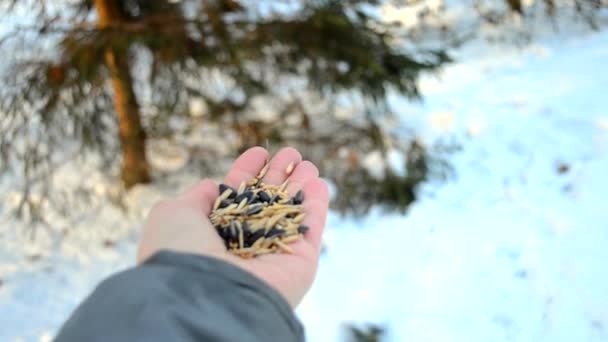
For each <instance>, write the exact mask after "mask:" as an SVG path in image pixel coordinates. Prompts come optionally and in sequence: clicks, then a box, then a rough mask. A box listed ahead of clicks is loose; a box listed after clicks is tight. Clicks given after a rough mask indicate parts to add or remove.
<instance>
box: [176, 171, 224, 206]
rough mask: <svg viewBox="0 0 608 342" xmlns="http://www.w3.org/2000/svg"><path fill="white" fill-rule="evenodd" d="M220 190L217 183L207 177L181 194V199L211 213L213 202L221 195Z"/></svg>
mask: <svg viewBox="0 0 608 342" xmlns="http://www.w3.org/2000/svg"><path fill="white" fill-rule="evenodd" d="M218 192H219V190H218V187H217V184H216V183H215V182H214V181H212V180H210V179H205V180H203V181H201V182H200V183H198V184H197V185H195V186H193V187H192V188H190V189H189V190H187V191H186V192H184V193H183V194H182V195H181V196H179V199H182V200H186V201H188V202H192V203H193V204H195V205H197V206H200V208H201V209H202V211H203V213H204V214H205V215H209V214H210V213H211V208H212V207H213V202H215V199H216V198H217V196H218V195H219V193H218Z"/></svg>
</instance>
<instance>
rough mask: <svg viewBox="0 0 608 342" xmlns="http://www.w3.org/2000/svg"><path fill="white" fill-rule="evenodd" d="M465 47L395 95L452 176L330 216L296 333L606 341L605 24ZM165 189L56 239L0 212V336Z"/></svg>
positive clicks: (66, 296) (50, 310) (105, 258)
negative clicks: (533, 39)
mask: <svg viewBox="0 0 608 342" xmlns="http://www.w3.org/2000/svg"><path fill="white" fill-rule="evenodd" d="M463 53H466V54H468V55H467V58H463V59H462V60H463V61H464V62H462V63H456V64H453V65H451V66H449V67H448V68H446V69H445V71H444V72H443V73H442V74H441V77H440V78H431V77H429V78H426V79H425V80H424V81H423V89H422V90H423V94H425V96H426V101H425V102H424V103H423V104H411V103H407V102H404V101H402V100H399V99H394V101H395V104H396V108H398V109H399V111H400V113H401V116H402V118H403V129H404V130H405V129H406V128H414V129H415V130H417V131H418V132H419V133H420V134H421V135H422V139H423V140H425V141H426V142H429V143H430V142H433V141H434V140H435V139H437V138H440V137H450V138H452V139H454V140H455V141H457V142H458V143H459V144H460V146H461V147H462V150H461V151H459V152H457V153H455V154H453V155H452V156H451V157H450V160H451V162H452V163H453V166H454V176H453V177H452V178H451V179H450V180H448V181H447V182H444V183H440V182H436V183H430V184H427V185H426V186H425V187H424V188H423V189H422V196H421V199H420V200H419V201H418V202H416V203H415V204H414V205H413V206H412V207H411V209H410V210H409V212H408V214H407V215H406V216H399V215H386V214H383V213H381V212H378V211H375V212H372V213H371V214H370V215H368V216H366V217H364V218H361V219H357V220H355V219H349V218H341V217H339V216H338V215H334V214H332V215H331V216H330V219H329V224H328V229H327V234H326V239H325V243H326V247H327V252H326V253H325V254H324V255H323V257H322V260H321V267H320V271H319V274H318V278H317V281H316V283H315V285H314V287H313V289H312V291H311V292H310V293H309V295H308V296H307V297H306V298H305V300H304V302H303V303H302V305H301V306H300V307H299V308H298V310H297V313H298V315H299V317H300V318H301V319H302V321H303V322H304V324H305V326H306V330H307V336H308V340H310V341H340V340H342V339H343V325H344V323H356V324H359V323H361V324H363V323H369V322H373V323H376V324H379V325H382V326H384V327H385V328H386V329H387V333H386V336H385V337H386V340H388V341H480V342H482V341H483V342H485V341H581V342H582V341H608V266H607V264H608V201H607V200H606V199H605V198H606V194H608V180H607V178H606V176H607V175H608V109H607V108H608V95H607V94H608V92H607V89H608V86H607V85H608V67H607V66H606V65H607V63H608V32H607V31H604V32H599V33H587V34H584V35H579V36H576V37H571V38H564V37H561V38H559V37H553V38H548V39H543V40H542V42H537V43H535V44H534V45H531V46H528V47H526V48H523V49H521V50H518V49H516V48H513V47H510V48H508V49H507V48H505V47H503V48H498V47H487V48H483V49H482V48H479V46H474V47H472V48H470V49H469V50H468V51H465V52H463ZM82 172H83V174H84V171H82ZM93 175H94V173H91V175H89V176H88V178H90V179H88V180H87V181H88V182H92V183H93V184H94V182H95V177H94V176H93ZM192 181H193V179H187V180H181V181H180V182H181V183H180V184H178V185H179V186H183V185H184V184H189V183H191V182H192ZM5 182H6V181H5ZM178 185H176V184H169V185H167V184H165V185H156V186H150V187H140V188H137V189H135V191H133V192H132V193H130V194H129V196H128V198H127V203H128V204H129V203H130V204H132V207H134V208H136V210H133V211H132V212H131V214H130V215H129V217H127V218H122V216H119V215H118V214H117V213H116V212H115V211H114V209H110V208H105V207H102V209H101V211H100V212H99V213H98V214H97V215H96V216H86V217H83V218H81V221H80V222H79V227H81V226H82V227H81V228H79V230H84V231H86V232H87V234H84V233H79V232H75V233H73V234H72V233H70V234H69V235H67V237H65V238H64V239H62V240H56V239H54V238H53V236H54V235H55V233H56V232H54V231H52V230H53V229H56V230H57V231H61V228H58V227H61V226H62V225H67V223H64V222H62V221H61V220H60V219H59V218H57V222H58V223H57V224H56V225H54V226H55V227H53V228H50V231H48V232H45V231H41V232H39V233H38V235H39V239H37V241H36V242H31V243H27V244H25V245H24V243H25V242H23V241H22V240H19V239H18V236H17V233H15V232H16V231H18V230H19V229H18V228H19V227H18V226H17V225H18V223H17V222H15V221H13V220H11V219H9V218H7V215H4V214H3V215H0V217H2V220H3V221H2V222H0V225H1V226H2V228H1V229H0V247H1V248H0V341H21V340H23V341H38V340H40V341H46V340H50V339H51V337H52V336H53V334H54V333H55V331H56V329H57V328H58V326H59V325H60V324H61V323H62V321H63V320H64V319H65V318H66V316H67V315H68V314H69V313H70V312H71V310H72V309H73V308H74V307H75V306H76V305H77V304H78V303H79V301H81V300H82V299H83V297H84V296H85V295H86V294H87V293H89V292H90V291H91V290H92V289H93V287H94V286H95V284H96V283H97V282H98V281H99V280H100V279H102V278H103V277H105V276H106V275H108V274H109V273H111V272H113V271H116V270H118V269H122V268H125V267H128V266H130V265H132V262H133V256H134V249H135V243H136V240H137V230H138V228H139V222H140V220H141V218H142V217H143V215H144V214H145V211H146V210H147V209H148V208H149V207H150V205H151V204H152V203H153V202H154V201H155V200H156V199H157V198H159V197H161V196H163V194H166V193H170V192H172V191H174V190H175V188H179V186H178ZM3 186H4V187H5V188H6V184H0V189H2V187H3ZM14 196H16V195H15V194H11V193H8V194H4V195H3V196H2V198H1V200H2V203H0V214H2V211H3V210H5V209H6V208H8V207H9V206H10V205H9V202H11V201H14V198H13V197H14ZM117 241H120V242H117Z"/></svg>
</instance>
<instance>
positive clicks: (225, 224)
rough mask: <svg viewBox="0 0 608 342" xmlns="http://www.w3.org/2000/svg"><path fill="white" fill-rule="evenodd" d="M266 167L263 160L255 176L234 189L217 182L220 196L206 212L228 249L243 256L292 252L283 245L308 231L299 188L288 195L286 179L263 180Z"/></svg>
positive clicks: (297, 238)
mask: <svg viewBox="0 0 608 342" xmlns="http://www.w3.org/2000/svg"><path fill="white" fill-rule="evenodd" d="M268 166H269V165H268V163H266V165H265V166H264V167H263V168H262V170H261V171H260V173H259V174H258V175H257V176H256V177H255V178H253V179H251V180H249V181H247V182H243V183H241V185H240V186H239V188H238V189H234V188H231V187H230V186H228V185H225V184H220V196H219V197H218V198H217V199H216V200H215V204H214V206H213V211H212V212H211V215H210V219H211V223H212V224H213V225H214V226H215V228H216V229H217V232H218V234H219V235H220V237H222V239H223V240H224V243H225V245H226V248H227V249H228V251H230V252H231V253H233V254H236V255H238V256H240V257H243V258H252V257H255V256H257V255H262V254H268V253H278V252H286V253H293V251H292V249H291V248H290V247H289V246H288V245H287V244H288V243H291V242H294V241H297V240H299V239H300V238H301V237H302V235H303V234H305V233H306V231H307V230H308V227H306V226H304V225H302V224H301V223H302V221H303V220H304V216H305V214H304V207H303V205H302V201H303V200H304V195H303V193H302V191H298V192H297V193H296V195H295V196H293V197H291V196H289V194H288V193H287V191H286V190H285V189H286V187H287V183H288V181H285V182H284V183H283V184H281V185H273V184H266V183H263V182H262V178H263V177H264V175H265V174H266V172H267V171H268ZM293 169H294V165H293V163H292V164H290V165H289V166H288V167H287V169H286V170H285V172H286V173H287V175H288V176H289V175H290V174H291V172H292V171H293Z"/></svg>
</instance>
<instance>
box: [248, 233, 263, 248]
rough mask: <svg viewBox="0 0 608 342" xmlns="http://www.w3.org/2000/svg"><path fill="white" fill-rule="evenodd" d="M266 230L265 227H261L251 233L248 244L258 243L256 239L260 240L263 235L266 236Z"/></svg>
mask: <svg viewBox="0 0 608 342" xmlns="http://www.w3.org/2000/svg"><path fill="white" fill-rule="evenodd" d="M264 235H265V232H264V230H263V229H260V230H258V231H255V232H253V233H251V235H250V236H249V237H248V238H247V242H246V243H247V244H248V245H250V246H252V245H253V244H254V243H256V241H258V240H259V239H260V238H261V237H264Z"/></svg>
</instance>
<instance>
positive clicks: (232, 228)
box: [229, 221, 239, 240]
mask: <svg viewBox="0 0 608 342" xmlns="http://www.w3.org/2000/svg"><path fill="white" fill-rule="evenodd" d="M229 232H230V235H229V237H230V240H236V239H238V238H239V232H238V230H237V229H236V222H235V221H232V222H230V229H229Z"/></svg>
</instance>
